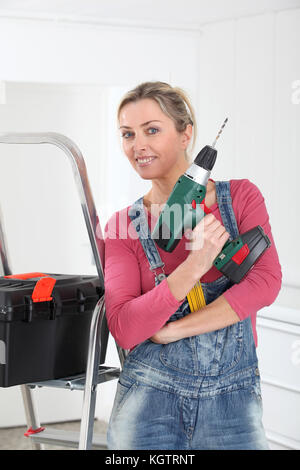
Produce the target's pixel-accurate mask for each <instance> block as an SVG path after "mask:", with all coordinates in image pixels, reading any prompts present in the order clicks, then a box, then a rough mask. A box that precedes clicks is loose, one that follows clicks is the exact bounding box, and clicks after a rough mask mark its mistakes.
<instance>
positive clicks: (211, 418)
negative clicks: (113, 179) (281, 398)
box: [107, 181, 268, 450]
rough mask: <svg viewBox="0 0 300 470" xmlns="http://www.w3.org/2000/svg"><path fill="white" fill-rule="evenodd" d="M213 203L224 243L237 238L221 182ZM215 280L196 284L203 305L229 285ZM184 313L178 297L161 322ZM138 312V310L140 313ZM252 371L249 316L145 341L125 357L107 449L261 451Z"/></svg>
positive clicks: (152, 254)
mask: <svg viewBox="0 0 300 470" xmlns="http://www.w3.org/2000/svg"><path fill="white" fill-rule="evenodd" d="M216 193H217V200H218V205H219V209H220V213H221V217H222V221H223V224H224V226H225V228H226V230H227V231H228V232H229V233H230V238H231V239H233V238H236V237H237V236H238V229H237V223H236V220H235V216H234V212H233V209H232V201H231V196H230V186H229V183H228V182H218V181H217V182H216ZM129 215H130V217H131V220H132V221H133V222H134V225H135V228H136V230H137V233H139V239H140V242H141V243H142V246H143V249H144V251H145V254H146V256H147V259H148V261H149V265H150V269H151V270H152V271H154V273H155V284H156V285H157V284H158V283H159V282H161V280H162V279H163V277H164V275H162V274H160V275H157V273H156V270H157V269H158V268H159V267H163V263H162V261H161V259H160V255H159V253H158V250H157V248H156V246H155V243H154V241H153V240H152V239H151V234H150V231H149V227H148V223H147V220H146V217H145V213H144V208H143V200H142V198H140V199H139V200H138V201H136V202H135V204H134V205H133V206H132V207H131V209H130V214H129ZM231 285H232V284H231V281H229V280H228V279H227V278H226V277H225V276H221V277H220V278H218V279H217V280H216V281H214V282H210V283H202V288H203V293H204V297H205V301H206V304H209V303H210V302H212V301H214V300H215V299H216V298H218V297H219V296H220V295H222V293H223V292H225V290H227V289H228V288H229V287H231ZM189 313H190V308H189V304H188V301H187V300H185V301H184V302H183V303H182V304H181V306H180V307H179V309H178V310H177V311H176V312H175V313H174V314H173V315H172V316H171V318H170V319H169V321H176V320H177V319H179V318H182V317H184V316H185V315H188V314H189ZM141 314H142V313H141ZM261 418H262V399H261V390H260V374H259V369H258V361H257V355H256V347H255V343H254V339H253V333H252V325H251V319H250V317H247V318H246V319H245V320H243V321H240V322H238V323H235V324H234V325H230V326H228V327H226V328H222V329H219V330H216V331H212V332H209V333H204V334H201V335H196V336H192V337H189V338H184V339H181V340H179V341H175V342H173V343H169V344H165V345H163V344H156V343H153V342H152V341H150V340H146V341H144V342H143V343H141V344H139V345H138V346H136V347H135V348H134V349H133V351H131V352H130V353H129V355H128V356H127V358H126V360H125V363H124V367H123V370H122V372H121V374H120V377H119V381H118V386H117V393H116V396H115V401H114V405H113V409H112V413H111V417H110V421H109V426H108V433H107V442H108V448H109V449H128V450H133V449H160V450H171V449H173V450H185V449H186V450H189V449H193V450H196V449H213V450H221V449H224V450H225V449H226V450H227V449H234V450H238V449H243V450H246V449H252V450H264V449H268V443H267V440H266V436H265V432H264V428H263V425H262V421H261Z"/></svg>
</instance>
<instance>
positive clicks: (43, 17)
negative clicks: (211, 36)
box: [0, 10, 202, 35]
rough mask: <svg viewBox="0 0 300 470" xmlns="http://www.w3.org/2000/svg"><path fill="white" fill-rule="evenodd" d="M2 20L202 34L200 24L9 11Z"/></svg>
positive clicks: (5, 12)
mask: <svg viewBox="0 0 300 470" xmlns="http://www.w3.org/2000/svg"><path fill="white" fill-rule="evenodd" d="M0 19H6V20H14V21H19V20H20V21H34V22H40V21H43V22H48V23H57V24H65V25H83V26H95V27H97V26H98V27H102V28H103V27H104V28H117V29H130V30H132V29H138V30H160V31H170V32H172V31H174V32H178V31H180V32H183V33H196V34H197V35H198V34H201V28H202V26H200V24H195V23H189V24H187V23H173V24H170V23H169V22H164V21H155V22H154V21H147V20H138V19H137V20H131V19H124V18H92V17H90V16H84V15H80V16H77V15H67V14H64V15H62V14H60V13H57V14H53V13H47V14H46V13H45V14H43V13H33V12H31V13H27V12H25V11H20V13H17V12H10V11H9V10H2V11H0Z"/></svg>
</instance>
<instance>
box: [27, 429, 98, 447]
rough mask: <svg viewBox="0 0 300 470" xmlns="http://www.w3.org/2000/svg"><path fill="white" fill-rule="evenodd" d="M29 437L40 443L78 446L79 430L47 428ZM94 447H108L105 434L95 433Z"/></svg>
mask: <svg viewBox="0 0 300 470" xmlns="http://www.w3.org/2000/svg"><path fill="white" fill-rule="evenodd" d="M29 439H33V440H34V442H39V443H40V444H50V445H58V446H62V447H73V448H78V445H79V432H76V431H64V430H62V429H47V428H46V429H45V430H44V431H41V432H39V433H37V434H32V435H30V436H29ZM92 448H93V449H102V450H103V449H107V442H106V436H105V435H104V434H103V435H102V434H94V435H93V444H92Z"/></svg>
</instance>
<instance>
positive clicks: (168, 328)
mask: <svg viewBox="0 0 300 470" xmlns="http://www.w3.org/2000/svg"><path fill="white" fill-rule="evenodd" d="M172 323H173V322H170V323H167V324H166V325H165V326H163V327H162V328H161V329H160V330H159V331H158V332H157V333H155V335H153V336H151V338H149V339H150V341H152V342H153V343H157V344H168V343H173V342H174V341H178V340H179V339H180V338H177V337H176V335H175V333H174V330H173V328H172Z"/></svg>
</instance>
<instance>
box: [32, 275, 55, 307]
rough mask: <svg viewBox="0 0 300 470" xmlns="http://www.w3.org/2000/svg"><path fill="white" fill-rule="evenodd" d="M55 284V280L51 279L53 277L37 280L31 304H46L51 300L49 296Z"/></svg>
mask: <svg viewBox="0 0 300 470" xmlns="http://www.w3.org/2000/svg"><path fill="white" fill-rule="evenodd" d="M55 283H56V279H53V277H44V278H42V279H39V280H38V282H37V283H36V285H35V288H34V289H33V292H32V296H31V298H32V300H33V302H48V301H49V300H52V297H51V294H52V291H53V287H54V284H55Z"/></svg>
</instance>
